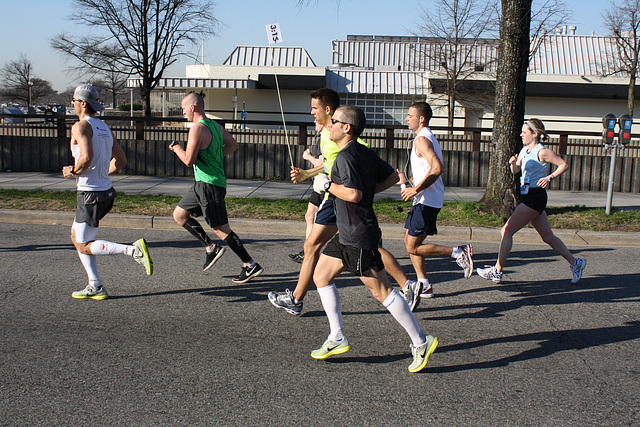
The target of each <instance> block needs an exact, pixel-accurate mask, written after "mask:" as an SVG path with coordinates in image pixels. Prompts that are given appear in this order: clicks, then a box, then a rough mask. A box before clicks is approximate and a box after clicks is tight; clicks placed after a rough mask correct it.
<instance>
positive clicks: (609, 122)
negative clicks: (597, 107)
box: [602, 114, 617, 144]
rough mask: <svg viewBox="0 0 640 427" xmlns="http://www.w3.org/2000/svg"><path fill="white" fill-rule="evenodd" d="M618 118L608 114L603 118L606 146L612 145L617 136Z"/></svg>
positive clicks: (603, 136) (603, 134) (603, 135)
mask: <svg viewBox="0 0 640 427" xmlns="http://www.w3.org/2000/svg"><path fill="white" fill-rule="evenodd" d="M616 123H617V120H616V116H615V115H613V114H607V115H606V116H604V117H603V118H602V126H603V127H604V129H603V130H602V140H603V141H604V143H605V144H612V143H613V138H615V136H616Z"/></svg>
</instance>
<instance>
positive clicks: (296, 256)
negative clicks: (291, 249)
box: [289, 251, 304, 264]
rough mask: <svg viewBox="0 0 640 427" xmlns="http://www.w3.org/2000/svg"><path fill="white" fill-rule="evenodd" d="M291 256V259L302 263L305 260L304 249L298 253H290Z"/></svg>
mask: <svg viewBox="0 0 640 427" xmlns="http://www.w3.org/2000/svg"><path fill="white" fill-rule="evenodd" d="M289 258H291V261H294V262H297V263H299V264H302V261H303V260H304V251H300V252H298V253H297V254H289Z"/></svg>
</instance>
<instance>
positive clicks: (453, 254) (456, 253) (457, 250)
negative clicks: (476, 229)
mask: <svg viewBox="0 0 640 427" xmlns="http://www.w3.org/2000/svg"><path fill="white" fill-rule="evenodd" d="M461 253H462V249H460V246H456V247H455V248H453V252H451V258H458V257H459V256H460V254H461Z"/></svg>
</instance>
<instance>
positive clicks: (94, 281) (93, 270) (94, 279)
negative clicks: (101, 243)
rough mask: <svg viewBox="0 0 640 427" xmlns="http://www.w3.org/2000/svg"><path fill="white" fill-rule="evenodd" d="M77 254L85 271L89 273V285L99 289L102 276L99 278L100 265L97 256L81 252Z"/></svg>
mask: <svg viewBox="0 0 640 427" xmlns="http://www.w3.org/2000/svg"><path fill="white" fill-rule="evenodd" d="M77 252H78V257H79V258H80V262H82V265H83V266H84V270H85V271H86V272H87V277H88V278H89V283H90V284H91V285H93V287H94V288H96V289H97V288H98V287H99V286H100V276H98V263H97V262H96V257H95V255H87V254H83V253H82V252H80V251H77Z"/></svg>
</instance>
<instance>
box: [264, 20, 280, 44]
mask: <svg viewBox="0 0 640 427" xmlns="http://www.w3.org/2000/svg"><path fill="white" fill-rule="evenodd" d="M266 27H267V38H269V44H275V43H282V33H281V32H280V24H268V25H266Z"/></svg>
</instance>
